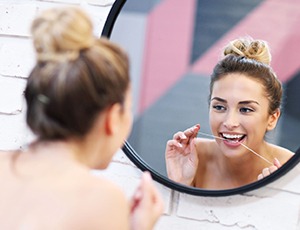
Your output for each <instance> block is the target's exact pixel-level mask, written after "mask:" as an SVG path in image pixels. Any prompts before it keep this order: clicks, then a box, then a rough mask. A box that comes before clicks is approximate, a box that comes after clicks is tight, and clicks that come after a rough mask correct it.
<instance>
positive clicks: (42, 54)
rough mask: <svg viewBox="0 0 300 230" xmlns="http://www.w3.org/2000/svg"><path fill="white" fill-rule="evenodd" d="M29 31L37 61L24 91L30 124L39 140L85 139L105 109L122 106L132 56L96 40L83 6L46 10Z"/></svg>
mask: <svg viewBox="0 0 300 230" xmlns="http://www.w3.org/2000/svg"><path fill="white" fill-rule="evenodd" d="M31 31H32V38H33V43H34V47H35V49H36V56H37V63H36V65H35V67H34V68H33V70H32V71H31V73H30V76H29V78H28V82H27V86H26V90H25V99H26V102H27V123H28V125H29V127H30V128H31V129H32V131H33V132H34V133H35V134H36V135H38V136H39V138H41V139H66V138H68V137H70V136H78V137H82V136H84V135H85V134H86V133H87V132H88V131H89V129H90V128H91V127H92V125H93V122H94V120H95V118H96V117H97V115H98V114H99V113H100V112H101V111H103V110H104V109H105V108H107V107H109V106H111V105H112V104H114V103H120V104H123V101H124V97H125V93H126V90H127V89H128V87H129V83H130V79H129V62H128V56H127V54H126V52H125V51H124V50H123V49H122V48H121V47H120V46H118V45H117V44H114V43H112V42H110V41H108V40H107V39H105V38H100V39H97V38H96V37H95V36H94V35H93V26H92V22H91V20H90V19H89V17H88V16H87V14H86V13H85V12H84V11H83V10H81V9H80V8H76V7H60V8H53V9H49V10H46V11H44V12H42V13H41V14H40V15H39V16H37V17H36V19H35V20H34V21H33V23H32V27H31Z"/></svg>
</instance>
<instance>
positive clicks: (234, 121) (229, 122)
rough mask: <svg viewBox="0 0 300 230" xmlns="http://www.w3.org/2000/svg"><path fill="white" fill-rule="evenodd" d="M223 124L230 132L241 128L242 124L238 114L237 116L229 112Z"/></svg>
mask: <svg viewBox="0 0 300 230" xmlns="http://www.w3.org/2000/svg"><path fill="white" fill-rule="evenodd" d="M223 124H224V126H225V127H226V128H227V129H228V130H233V129H235V128H237V127H239V125H240V122H239V118H238V114H236V113H235V112H234V111H231V112H228V113H227V116H226V117H225V120H224V122H223Z"/></svg>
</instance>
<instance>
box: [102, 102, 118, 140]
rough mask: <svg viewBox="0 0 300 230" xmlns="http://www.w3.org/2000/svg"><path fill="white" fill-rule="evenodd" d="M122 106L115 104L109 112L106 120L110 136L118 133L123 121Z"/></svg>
mask: <svg viewBox="0 0 300 230" xmlns="http://www.w3.org/2000/svg"><path fill="white" fill-rule="evenodd" d="M120 111H121V105H120V104H119V103H115V104H113V105H112V106H111V107H110V108H109V109H108V110H107V115H106V119H105V131H106V133H107V134H108V135H113V134H115V133H117V132H118V129H119V127H120V120H121V112H120Z"/></svg>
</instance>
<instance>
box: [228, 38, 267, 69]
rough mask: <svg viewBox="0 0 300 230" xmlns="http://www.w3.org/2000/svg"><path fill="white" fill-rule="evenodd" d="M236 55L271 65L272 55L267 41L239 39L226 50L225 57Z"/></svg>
mask: <svg viewBox="0 0 300 230" xmlns="http://www.w3.org/2000/svg"><path fill="white" fill-rule="evenodd" d="M229 54H234V55H237V56H243V57H246V58H249V59H254V60H256V61H259V62H262V63H264V64H267V65H270V63H271V53H270V49H269V46H268V44H267V42H266V41H263V40H254V39H252V38H250V37H247V38H239V39H236V40H233V41H232V42H230V43H229V44H228V45H227V46H226V47H225V49H224V55H225V56H226V55H229Z"/></svg>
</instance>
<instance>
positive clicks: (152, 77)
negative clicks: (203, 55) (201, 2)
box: [139, 0, 195, 112]
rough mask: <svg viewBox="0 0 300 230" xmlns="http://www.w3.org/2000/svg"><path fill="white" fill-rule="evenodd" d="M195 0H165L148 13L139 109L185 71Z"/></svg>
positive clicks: (159, 94)
mask: <svg viewBox="0 0 300 230" xmlns="http://www.w3.org/2000/svg"><path fill="white" fill-rule="evenodd" d="M194 13H195V0H184V1H183V0H164V1H162V2H161V3H160V4H159V5H158V6H157V7H156V8H154V10H153V11H152V12H151V13H150V14H149V16H148V24H147V30H146V42H145V44H146V45H145V52H144V60H143V67H142V69H143V73H142V80H141V92H140V96H141V101H140V108H139V111H140V112H142V111H143V110H144V109H145V108H147V107H149V106H150V105H151V104H152V103H154V102H155V101H156V100H157V99H158V98H159V97H160V96H162V94H163V93H164V92H165V91H166V90H167V89H168V88H169V87H171V86H172V85H173V84H174V83H175V82H176V81H177V80H178V79H179V78H180V77H181V76H182V74H183V73H184V72H185V71H186V70H187V68H188V64H189V58H190V48H191V45H192V36H193V23H194V22H193V21H194Z"/></svg>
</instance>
